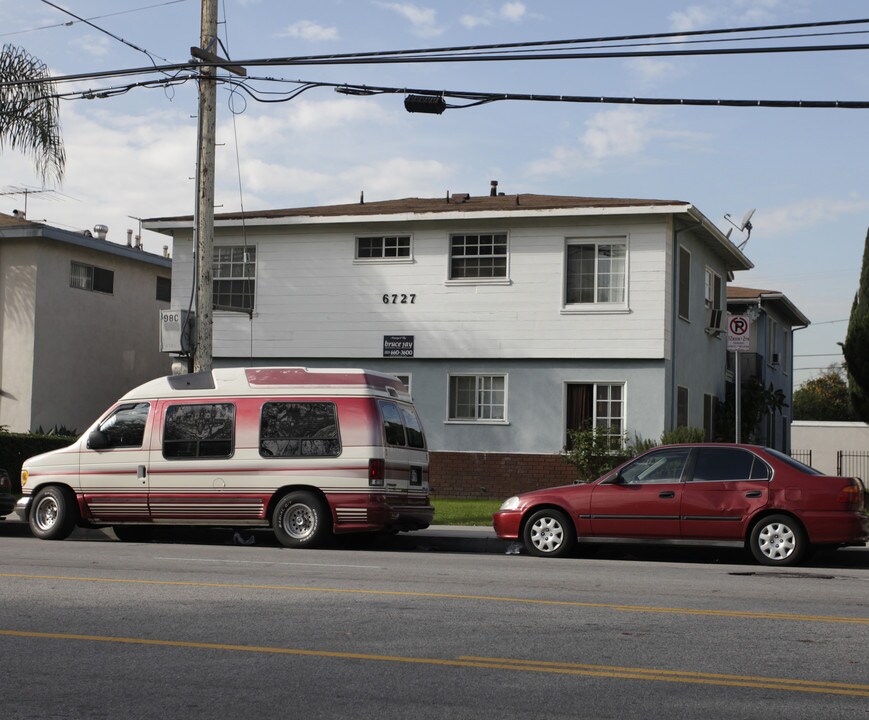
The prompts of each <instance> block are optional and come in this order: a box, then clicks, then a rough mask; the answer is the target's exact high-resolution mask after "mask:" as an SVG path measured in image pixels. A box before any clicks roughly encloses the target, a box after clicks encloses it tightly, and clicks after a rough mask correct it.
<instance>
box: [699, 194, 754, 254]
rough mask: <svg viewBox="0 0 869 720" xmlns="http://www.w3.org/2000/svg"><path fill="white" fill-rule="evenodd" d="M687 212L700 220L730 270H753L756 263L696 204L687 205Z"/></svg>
mask: <svg viewBox="0 0 869 720" xmlns="http://www.w3.org/2000/svg"><path fill="white" fill-rule="evenodd" d="M685 213H686V214H687V215H688V217H690V218H691V219H692V220H694V221H695V222H698V223H699V224H700V226H701V227H702V228H703V229H704V230H705V231H706V233H707V234H708V235H709V237H710V238H711V239H712V241H713V242H714V243H715V244H716V245H717V246H718V247H719V248H720V249H721V250H722V252H723V254H724V255H725V257H726V258H727V259H728V261H729V264H728V267H727V269H728V270H751V268H753V267H754V263H753V262H751V260H749V259H748V258H747V257H746V256H745V254H744V253H743V252H742V250H740V249H739V248H738V247H737V246H736V245H734V244H733V243H732V242H731V240H730V238H729V237H727V235H725V234H724V233H723V232H721V230H719V229H718V227H717V226H716V225H715V223H713V222H712V221H711V220H710V219H709V218H708V217H706V216H705V215H704V214H703V213H702V212H700V211H699V210H698V209H697V208H696V207H695V206H694V205H687V206H686V210H685Z"/></svg>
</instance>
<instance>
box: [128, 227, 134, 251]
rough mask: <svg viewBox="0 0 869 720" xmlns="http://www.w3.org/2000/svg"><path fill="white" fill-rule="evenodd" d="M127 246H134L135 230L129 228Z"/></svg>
mask: <svg viewBox="0 0 869 720" xmlns="http://www.w3.org/2000/svg"><path fill="white" fill-rule="evenodd" d="M127 247H133V231H132V230H131V229H130V228H127Z"/></svg>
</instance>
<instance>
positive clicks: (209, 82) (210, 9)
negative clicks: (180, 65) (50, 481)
mask: <svg viewBox="0 0 869 720" xmlns="http://www.w3.org/2000/svg"><path fill="white" fill-rule="evenodd" d="M216 43H217V0H202V21H201V31H200V38H199V47H200V49H201V50H203V51H204V52H212V50H213V48H214V46H215V44H216ZM216 73H217V68H216V67H201V68H200V69H199V115H198V119H199V132H198V140H199V147H198V148H197V153H196V157H197V167H196V185H197V188H196V217H195V218H194V226H195V227H194V230H193V232H194V233H195V234H196V268H197V277H196V278H195V282H196V349H195V350H194V353H193V371H194V372H199V371H201V370H211V323H212V322H213V318H212V313H213V311H214V310H213V301H212V297H211V287H212V277H211V265H212V255H213V251H212V248H213V245H214V144H215V125H216V117H217V108H216V105H217V85H216V83H215V81H214V76H215V74H216Z"/></svg>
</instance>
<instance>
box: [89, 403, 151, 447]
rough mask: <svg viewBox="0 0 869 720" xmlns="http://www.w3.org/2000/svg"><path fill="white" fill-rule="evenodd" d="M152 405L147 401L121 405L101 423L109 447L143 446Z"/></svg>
mask: <svg viewBox="0 0 869 720" xmlns="http://www.w3.org/2000/svg"><path fill="white" fill-rule="evenodd" d="M150 407H151V406H150V405H149V404H148V403H146V402H142V403H129V404H127V405H121V406H120V407H119V408H118V409H117V410H115V412H113V413H112V414H111V415H110V416H109V417H107V418H106V419H105V420H103V421H102V422H101V423H100V428H99V429H100V430H101V431H102V432H104V433H105V434H106V438H108V441H109V445H108V446H109V447H142V442H143V440H144V439H145V424H146V423H147V422H148V410H149V409H150Z"/></svg>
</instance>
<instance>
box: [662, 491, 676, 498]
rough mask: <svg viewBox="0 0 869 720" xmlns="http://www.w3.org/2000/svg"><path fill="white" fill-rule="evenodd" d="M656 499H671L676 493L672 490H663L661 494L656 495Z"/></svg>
mask: <svg viewBox="0 0 869 720" xmlns="http://www.w3.org/2000/svg"><path fill="white" fill-rule="evenodd" d="M658 497H660V498H673V497H676V493H675V492H673V491H672V490H664V491H663V492H659V493H658Z"/></svg>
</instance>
